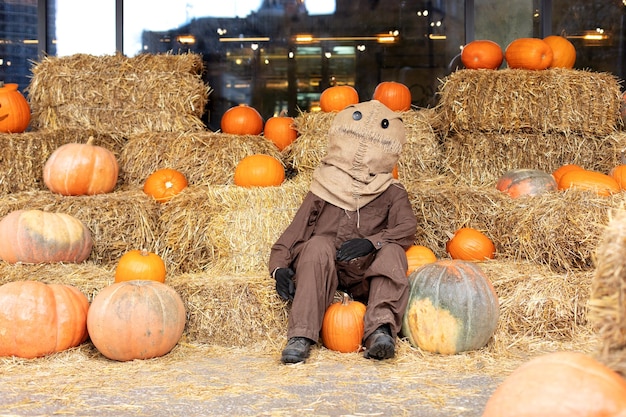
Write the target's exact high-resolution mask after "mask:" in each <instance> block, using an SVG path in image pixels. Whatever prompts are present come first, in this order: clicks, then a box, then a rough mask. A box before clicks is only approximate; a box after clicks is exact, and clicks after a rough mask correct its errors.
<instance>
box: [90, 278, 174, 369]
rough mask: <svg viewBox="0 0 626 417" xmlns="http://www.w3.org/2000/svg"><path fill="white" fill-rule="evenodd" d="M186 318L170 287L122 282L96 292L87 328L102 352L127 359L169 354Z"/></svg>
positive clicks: (137, 282) (111, 357)
mask: <svg viewBox="0 0 626 417" xmlns="http://www.w3.org/2000/svg"><path fill="white" fill-rule="evenodd" d="M185 320H186V313H185V305H184V303H183V300H182V299H181V298H180V295H178V293H177V292H176V291H175V290H174V289H173V288H171V287H169V286H168V285H166V284H163V283H161V282H157V281H144V280H135V281H124V282H116V283H115V284H111V285H109V286H108V287H105V288H103V289H102V290H100V292H98V294H96V296H95V297H94V299H93V301H92V302H91V306H90V307H89V314H88V315H87V329H88V330H89V336H90V338H91V341H92V342H93V344H94V346H95V347H96V349H98V351H99V352H100V353H102V355H104V356H105V357H107V358H109V359H113V360H117V361H129V360H133V359H149V358H156V357H159V356H163V355H165V354H167V353H169V352H170V351H171V350H172V349H173V348H174V346H176V344H177V343H178V341H179V340H180V338H181V336H182V334H183V330H184V328H185Z"/></svg>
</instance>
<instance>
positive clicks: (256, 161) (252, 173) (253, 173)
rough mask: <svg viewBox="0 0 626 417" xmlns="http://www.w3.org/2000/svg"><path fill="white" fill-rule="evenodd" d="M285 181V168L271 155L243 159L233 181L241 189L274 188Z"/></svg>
mask: <svg viewBox="0 0 626 417" xmlns="http://www.w3.org/2000/svg"><path fill="white" fill-rule="evenodd" d="M284 180H285V167H283V164H282V163H281V162H280V161H279V160H278V159H276V158H274V157H273V156H271V155H265V154H254V155H249V156H246V157H245V158H243V159H242V160H241V161H239V163H238V164H237V166H236V167H235V176H234V178H233V181H234V182H235V185H239V186H241V187H272V186H277V185H281V184H282V183H283V181H284Z"/></svg>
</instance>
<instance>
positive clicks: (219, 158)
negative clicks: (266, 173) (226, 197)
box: [120, 132, 282, 186]
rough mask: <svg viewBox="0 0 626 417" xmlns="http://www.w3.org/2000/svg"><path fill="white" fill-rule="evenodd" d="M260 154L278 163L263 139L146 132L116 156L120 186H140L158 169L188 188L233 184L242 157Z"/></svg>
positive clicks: (277, 154) (275, 150) (276, 153)
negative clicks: (175, 174)
mask: <svg viewBox="0 0 626 417" xmlns="http://www.w3.org/2000/svg"><path fill="white" fill-rule="evenodd" d="M257 153H262V154H266V155H271V156H273V157H275V158H277V159H279V160H282V155H281V153H280V151H279V150H278V148H277V147H276V146H275V145H274V144H273V143H272V142H270V141H269V140H267V139H265V138H264V137H263V136H256V135H230V134H225V133H212V132H177V133H158V132H147V133H141V134H136V135H130V136H129V138H128V142H127V143H126V145H125V146H124V149H123V151H122V154H121V155H120V167H121V169H122V171H123V176H124V182H125V183H126V184H129V185H134V186H139V185H141V186H143V183H144V181H145V180H146V178H147V177H148V176H149V175H150V174H151V173H153V172H154V171H156V170H157V169H159V168H173V169H176V170H179V171H181V172H182V173H184V174H185V176H186V177H187V181H188V182H189V184H194V185H202V184H212V185H225V184H232V183H233V176H234V173H235V167H236V166H237V164H238V163H239V161H240V160H241V159H243V158H244V157H246V156H249V155H253V154H257Z"/></svg>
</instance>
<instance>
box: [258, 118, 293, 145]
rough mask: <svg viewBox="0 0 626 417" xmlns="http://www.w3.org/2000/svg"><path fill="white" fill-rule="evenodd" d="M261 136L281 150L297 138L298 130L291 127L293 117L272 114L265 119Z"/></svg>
mask: <svg viewBox="0 0 626 417" xmlns="http://www.w3.org/2000/svg"><path fill="white" fill-rule="evenodd" d="M263 136H265V138H267V139H269V140H271V141H272V143H274V145H276V147H277V148H278V150H280V151H282V150H283V149H285V148H286V147H287V146H289V145H291V144H292V143H293V141H294V140H296V139H297V138H298V131H297V130H296V129H294V127H293V117H287V116H274V117H270V118H269V119H267V122H265V128H264V130H263Z"/></svg>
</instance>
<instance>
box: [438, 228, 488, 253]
mask: <svg viewBox="0 0 626 417" xmlns="http://www.w3.org/2000/svg"><path fill="white" fill-rule="evenodd" d="M446 250H447V251H448V253H449V254H450V256H451V257H452V259H461V260H464V261H484V260H486V259H493V258H494V257H495V253H496V247H495V245H494V244H493V242H492V241H491V239H490V238H489V237H488V236H487V235H485V234H484V233H482V232H481V231H479V230H476V229H474V228H471V227H462V228H460V229H458V230H457V231H456V232H455V233H454V235H453V236H452V237H451V238H450V240H448V242H447V243H446Z"/></svg>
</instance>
